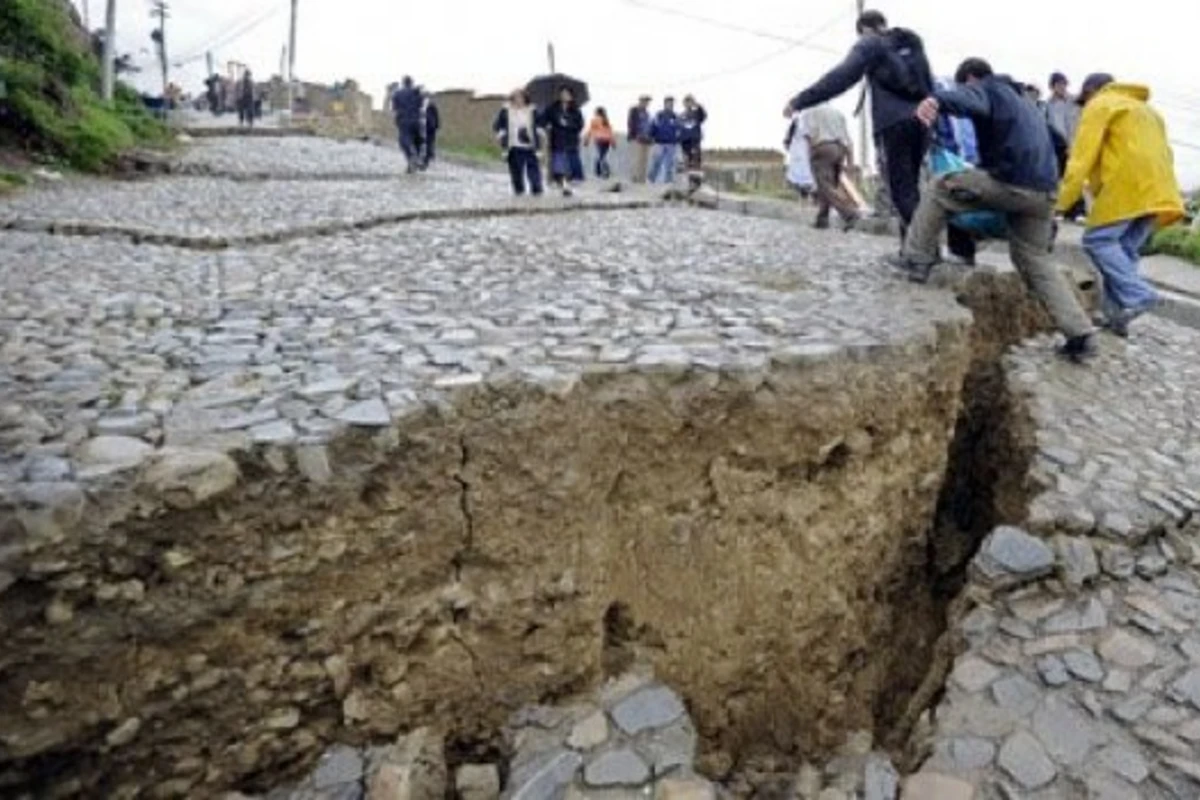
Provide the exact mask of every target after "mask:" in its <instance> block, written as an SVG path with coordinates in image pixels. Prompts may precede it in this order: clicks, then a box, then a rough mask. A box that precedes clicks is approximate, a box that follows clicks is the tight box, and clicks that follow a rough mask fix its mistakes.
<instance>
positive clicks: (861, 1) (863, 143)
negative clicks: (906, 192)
mask: <svg viewBox="0 0 1200 800" xmlns="http://www.w3.org/2000/svg"><path fill="white" fill-rule="evenodd" d="M856 5H857V8H858V16H859V17H861V16H862V15H863V12H865V11H866V9H867V0H857V2H856ZM856 18H857V17H856ZM870 113H871V92H870V90H869V88H868V86H867V79H866V78H863V102H862V107H861V108H860V109H859V112H858V165H859V169H860V170H861V172H862V177H863V181H864V182H865V181H866V178H867V176H868V175H869V174H870V173H871V167H870V163H871V162H870V160H869V159H868V158H867V136H868V133H867V116H868V115H869V114H870Z"/></svg>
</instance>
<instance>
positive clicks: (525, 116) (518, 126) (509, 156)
mask: <svg viewBox="0 0 1200 800" xmlns="http://www.w3.org/2000/svg"><path fill="white" fill-rule="evenodd" d="M537 117H538V115H537V109H536V108H534V107H533V106H532V105H531V104H530V102H529V93H528V92H526V91H525V90H524V89H517V90H515V91H514V92H513V93H512V94H510V95H509V96H508V102H507V103H505V104H504V107H503V108H501V109H500V113H499V114H497V115H496V120H495V122H493V123H492V131H493V132H494V133H495V134H496V142H497V143H498V144H499V145H500V149H501V150H502V151H503V152H504V160H505V161H506V162H507V163H508V175H509V177H510V178H511V179H512V187H513V194H515V195H516V196H517V197H520V196H521V195H523V194H525V192H526V191H527V190H528V191H529V193H530V194H532V195H533V196H534V197H537V196H539V195H541V193H542V168H541V165H540V164H539V163H538V150H539V149H541V146H542V141H541V134H540V133H539V132H538V125H537Z"/></svg>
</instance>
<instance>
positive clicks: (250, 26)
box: [174, 3, 283, 67]
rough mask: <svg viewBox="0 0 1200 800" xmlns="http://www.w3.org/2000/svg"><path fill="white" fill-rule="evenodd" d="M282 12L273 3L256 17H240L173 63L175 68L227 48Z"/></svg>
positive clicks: (280, 7) (280, 5)
mask: <svg viewBox="0 0 1200 800" xmlns="http://www.w3.org/2000/svg"><path fill="white" fill-rule="evenodd" d="M282 10H283V5H282V4H281V3H275V4H274V5H273V6H272V7H270V8H267V9H265V10H264V11H262V12H261V13H259V14H258V15H256V16H251V17H242V18H241V19H240V20H239V21H238V22H234V23H233V24H232V25H230V26H227V27H226V28H225V30H224V32H222V33H218V34H217V35H215V36H213V37H210V38H209V40H208V41H207V42H206V43H205V44H204V45H203V46H201V47H197V48H193V49H192V50H191V53H190V54H189V55H187V56H184V57H183V58H181V59H179V60H178V61H176V62H174V63H175V66H176V67H183V66H186V65H188V64H192V63H194V62H196V61H200V60H201V59H203V58H204V57H205V56H206V55H207V54H208V53H209V52H210V51H212V50H216V49H217V48H220V47H228V46H229V45H231V44H233V43H234V42H236V41H238V40H240V39H241V38H243V37H244V36H247V35H248V34H250V33H251V32H253V31H254V30H256V29H257V28H258V27H259V26H261V25H262V24H263V23H265V22H266V21H267V20H269V19H271V18H272V17H274V16H276V15H277V14H279V12H280V11H282Z"/></svg>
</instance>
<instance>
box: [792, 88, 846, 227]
mask: <svg viewBox="0 0 1200 800" xmlns="http://www.w3.org/2000/svg"><path fill="white" fill-rule="evenodd" d="M801 133H802V134H803V135H804V138H805V139H807V140H808V147H809V161H810V162H811V164H812V175H813V178H814V179H815V180H816V183H817V218H816V220H815V221H814V223H813V225H814V227H816V228H818V229H824V228H828V227H829V212H830V210H831V209H836V210H837V213H838V216H839V217H841V220H842V230H847V231H848V230H850V229H851V228H853V227H854V224H855V223H856V222H857V221H858V216H859V211H858V204H856V203H855V202H854V200H853V198H851V197H850V195H849V194H848V193H847V192H846V190H845V189H843V188H842V174H843V173H844V171H845V170H847V169H849V168H851V167H853V166H854V144H853V142H852V141H851V140H850V129H849V128H848V127H847V126H846V117H845V115H843V114H842V112H841V111H838V110H837V109H836V108H834V107H833V106H831V105H829V104H828V103H823V104H821V105H819V106H814V107H813V108H810V109H809V110H808V111H805V112H804V116H803V119H802V128H801Z"/></svg>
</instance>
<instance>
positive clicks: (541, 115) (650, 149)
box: [492, 86, 708, 197]
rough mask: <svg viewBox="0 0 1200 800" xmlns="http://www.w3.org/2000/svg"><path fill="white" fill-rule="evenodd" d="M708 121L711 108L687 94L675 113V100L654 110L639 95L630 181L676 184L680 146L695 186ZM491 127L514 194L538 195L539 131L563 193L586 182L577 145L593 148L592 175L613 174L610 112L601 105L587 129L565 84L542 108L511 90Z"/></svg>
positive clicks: (633, 113) (632, 115)
mask: <svg viewBox="0 0 1200 800" xmlns="http://www.w3.org/2000/svg"><path fill="white" fill-rule="evenodd" d="M707 119H708V113H707V112H706V111H705V110H704V107H703V106H702V105H700V104H699V103H698V102H696V99H695V98H694V97H692V96H691V95H688V96H687V97H685V98H684V100H683V111H682V113H677V112H676V111H675V100H674V98H671V97H667V98H665V99H664V101H663V107H662V109H661V110H659V111H658V112H657V113H655V114H653V115H651V113H650V98H649V97H645V96H644V97H642V98H640V99H639V101H638V104H637V105H635V106H634V107H633V108H631V109H630V111H629V117H628V129H627V142H628V145H629V147H630V149H631V158H632V159H633V161H632V175H631V178H632V180H633V182H634V183H645V182H646V181H647V180H649V181H650V182H651V183H666V184H672V183H674V182H675V173H676V158H677V151H679V150H682V152H683V155H684V159H685V163H686V169H687V172H688V178H689V180H690V181H691V183H692V184H693V185H694V186H696V185H699V182H700V179H701V167H702V157H701V146H702V142H703V140H704V123H705V121H706V120H707ZM492 129H493V131H494V132H495V135H496V141H497V142H498V143H499V145H500V147H501V149H502V150H503V152H504V157H505V160H506V161H507V163H508V169H509V174H510V177H511V178H512V186H513V192H514V193H515V194H517V195H523V194H525V193H526V192H529V193H530V194H534V195H540V194H541V193H542V192H543V184H542V178H541V163H540V160H539V157H538V153H539V152H540V151H541V149H542V144H543V140H542V132H543V131H544V132H545V135H546V138H547V143H548V144H549V151H550V170H549V172H550V178H551V181H552V182H553V183H554V185H555V186H556V187H557V189H558V190H559V191H561V192H562V193H563V195H565V196H568V197H569V196H570V195H571V194H572V193H573V191H572V186H573V185H574V184H576V183H579V182H581V181H582V180H583V179H584V166H583V157H582V155H581V148H582V147H585V146H589V145H591V146H594V147H595V152H596V160H595V164H594V171H595V175H596V177H597V178H601V179H607V178H610V177H611V176H612V167H611V165H610V163H609V157H610V155H611V153H612V151H613V149H614V148H615V147H617V134H616V132H615V131H614V130H613V125H612V122H611V120H610V119H609V116H608V112H607V111H606V110H605V109H604V108H603V107H600V108H597V109H596V111H595V113H594V115H593V116H592V119H591V121H590V122H589V123H588V125H587V126H586V129H585V126H584V118H583V112H582V110H581V109H580V108H579V103H578V102H577V101H576V97H575V92H574V91H573V90H572V89H571V88H570V87H566V86H564V87H562V88H561V89H560V90H559V93H558V98H557V100H556V101H555V102H554V103H553V104H551V105H550V106H549V107H547V108H544V109H539V108H537V107H535V106H534V105H533V103H532V102H531V101H530V96H529V92H528V91H526V90H525V89H517V90H515V91H514V92H513V93H512V94H510V95H509V97H508V100H507V102H506V103H505V104H504V106H503V107H502V108H501V109H500V112H499V113H498V114H497V115H496V119H495V121H494V123H493V124H492Z"/></svg>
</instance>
